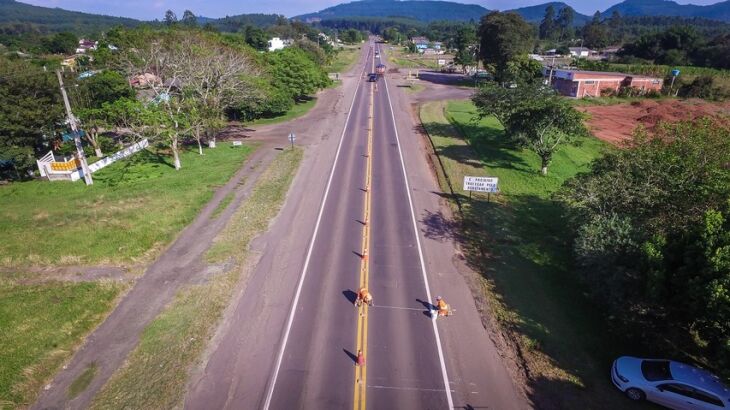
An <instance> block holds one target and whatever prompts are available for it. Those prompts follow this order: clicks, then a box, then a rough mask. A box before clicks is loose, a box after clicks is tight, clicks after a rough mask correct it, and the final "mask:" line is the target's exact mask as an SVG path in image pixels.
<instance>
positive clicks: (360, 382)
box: [353, 53, 375, 410]
mask: <svg viewBox="0 0 730 410" xmlns="http://www.w3.org/2000/svg"><path fill="white" fill-rule="evenodd" d="M372 70H373V72H374V71H375V54H374V53H373V60H372ZM374 100H375V93H374V87H373V83H371V84H370V107H369V117H368V119H369V120H368V121H369V122H368V141H367V160H366V164H367V165H366V171H365V206H364V218H363V221H364V222H365V226H364V227H363V232H362V258H361V261H360V286H359V287H358V291H359V289H360V288H362V287H365V288H366V289H367V287H368V280H369V262H368V256H369V255H368V254H369V250H370V249H369V248H370V222H371V221H370V204H371V193H372V167H373V160H372V157H373V104H374ZM355 345H356V347H355V354H356V355H358V354H362V355H363V357H367V351H368V305H367V303H363V304H362V305H360V307H359V308H358V309H357V339H356V341H355ZM366 366H367V365H366V364H363V365H362V366H361V365H359V364H358V365H357V366H355V393H354V400H353V408H354V409H355V410H365V408H366V406H365V404H366V392H367V367H366Z"/></svg>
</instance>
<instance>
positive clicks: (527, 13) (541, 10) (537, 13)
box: [509, 2, 591, 26]
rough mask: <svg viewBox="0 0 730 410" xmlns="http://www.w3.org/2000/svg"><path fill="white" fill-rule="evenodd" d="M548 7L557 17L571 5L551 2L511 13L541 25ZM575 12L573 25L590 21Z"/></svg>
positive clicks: (588, 18) (580, 24)
mask: <svg viewBox="0 0 730 410" xmlns="http://www.w3.org/2000/svg"><path fill="white" fill-rule="evenodd" d="M548 6H553V8H554V9H555V15H556V16H557V15H558V13H559V12H560V10H562V9H564V8H566V7H570V6H569V5H567V4H565V3H563V2H550V3H543V4H538V5H536V6H529V7H521V8H519V9H513V10H509V11H513V12H515V13H517V14H519V15H521V16H522V18H524V19H525V20H527V21H529V22H530V23H538V24H539V23H540V21H542V19H543V17H545V9H546V8H548ZM573 11H574V12H575V17H574V18H573V24H575V25H576V26H582V25H584V24H585V23H587V22H588V21H590V19H591V18H590V17H589V16H586V15H585V14H580V13H578V12H577V11H575V9H574V10H573Z"/></svg>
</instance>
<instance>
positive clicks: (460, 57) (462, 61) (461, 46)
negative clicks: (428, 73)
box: [453, 24, 477, 69]
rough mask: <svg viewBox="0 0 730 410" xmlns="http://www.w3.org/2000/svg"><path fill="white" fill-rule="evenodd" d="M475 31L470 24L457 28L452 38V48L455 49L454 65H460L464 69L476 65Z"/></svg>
mask: <svg viewBox="0 0 730 410" xmlns="http://www.w3.org/2000/svg"><path fill="white" fill-rule="evenodd" d="M476 44H477V33H476V29H475V27H474V26H473V25H471V24H465V25H462V26H459V28H457V29H456V35H455V36H454V41H453V47H454V48H455V49H456V55H455V56H454V63H456V64H459V65H461V66H462V67H464V68H465V69H466V67H468V66H473V65H475V63H476V61H477V60H476Z"/></svg>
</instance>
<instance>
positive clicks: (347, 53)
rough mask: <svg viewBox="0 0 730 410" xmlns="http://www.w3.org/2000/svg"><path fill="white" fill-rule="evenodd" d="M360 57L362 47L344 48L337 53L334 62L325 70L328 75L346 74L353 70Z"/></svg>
mask: <svg viewBox="0 0 730 410" xmlns="http://www.w3.org/2000/svg"><path fill="white" fill-rule="evenodd" d="M359 56H360V47H342V48H340V49H339V50H338V51H337V54H336V55H335V57H334V59H333V60H332V62H331V63H330V64H329V65H327V66H326V67H325V68H324V70H325V71H326V72H328V73H341V74H344V73H346V72H347V71H349V70H350V68H352V66H353V65H355V63H356V62H357V58H358V57H359Z"/></svg>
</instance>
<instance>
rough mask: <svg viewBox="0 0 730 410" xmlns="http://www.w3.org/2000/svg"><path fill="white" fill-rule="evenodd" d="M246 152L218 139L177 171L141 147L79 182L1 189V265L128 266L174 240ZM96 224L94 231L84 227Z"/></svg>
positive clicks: (32, 183) (188, 154)
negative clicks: (88, 180) (89, 181)
mask: <svg viewBox="0 0 730 410" xmlns="http://www.w3.org/2000/svg"><path fill="white" fill-rule="evenodd" d="M250 152H251V148H250V147H248V146H243V147H236V148H232V147H231V146H230V145H229V144H220V146H219V147H218V148H215V149H209V150H206V155H203V156H200V155H197V154H196V153H195V152H192V151H184V152H183V153H182V158H183V160H184V161H185V162H186V164H187V167H186V168H184V169H183V170H181V171H178V172H176V171H175V169H174V168H173V167H172V164H171V162H170V161H169V159H168V158H167V157H166V156H165V155H164V154H165V153H164V152H160V151H154V150H145V151H142V152H139V153H137V154H135V155H134V156H132V157H130V158H129V159H127V160H123V161H119V162H117V163H114V164H112V165H110V166H108V167H107V168H104V169H103V170H101V171H99V172H97V173H96V174H94V185H92V186H88V187H87V186H84V185H83V183H82V182H75V183H71V182H47V181H29V182H22V183H15V184H10V185H7V186H0V231H2V232H3V233H5V235H7V237H8V238H13V240H6V241H2V242H0V254H2V255H3V257H2V260H1V261H0V263H2V265H4V266H6V267H18V266H26V265H50V264H53V265H69V264H89V263H101V262H105V263H122V264H124V263H130V262H133V261H140V260H148V259H149V258H150V257H152V255H153V254H154V253H155V251H157V250H159V249H161V247H163V246H164V245H165V244H166V243H168V242H169V241H170V240H172V239H173V238H174V237H175V235H176V234H177V232H179V231H180V230H181V229H182V228H183V227H184V226H185V225H187V224H188V223H189V222H190V221H191V220H192V219H193V218H194V217H195V215H196V214H197V212H198V211H199V210H200V209H201V207H202V206H203V205H204V204H205V203H206V202H207V201H208V200H209V199H210V197H211V195H212V192H213V190H214V189H215V188H216V187H218V186H220V185H222V184H224V183H225V182H226V181H227V180H228V179H229V178H230V176H231V175H233V173H234V172H235V171H236V170H237V169H238V168H239V167H240V166H241V163H242V162H243V161H244V160H245V158H246V157H247V155H248V154H249V153H250ZM90 226H93V227H94V229H89V227H90Z"/></svg>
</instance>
